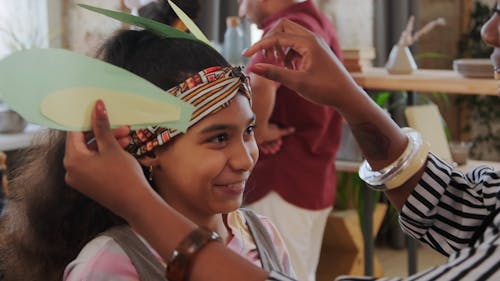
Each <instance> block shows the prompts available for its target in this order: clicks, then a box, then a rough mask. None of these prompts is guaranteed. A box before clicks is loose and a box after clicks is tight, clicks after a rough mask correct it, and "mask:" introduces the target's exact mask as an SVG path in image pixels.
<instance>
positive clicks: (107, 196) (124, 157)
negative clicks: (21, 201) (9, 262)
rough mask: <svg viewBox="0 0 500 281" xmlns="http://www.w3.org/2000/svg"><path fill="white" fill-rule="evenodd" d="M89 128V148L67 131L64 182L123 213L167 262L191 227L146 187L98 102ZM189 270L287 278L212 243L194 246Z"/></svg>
mask: <svg viewBox="0 0 500 281" xmlns="http://www.w3.org/2000/svg"><path fill="white" fill-rule="evenodd" d="M92 128H93V132H94V135H95V143H96V144H97V148H94V149H92V148H89V147H88V146H87V144H86V141H85V136H84V134H83V133H80V132H70V133H68V135H67V140H66V150H65V157H64V167H65V169H66V175H65V180H66V182H67V183H68V185H70V186H71V187H73V188H75V189H76V190H78V191H79V192H82V193H83V194H85V195H86V196H89V197H90V198H92V199H94V200H95V201H97V202H99V203H100V204H102V205H103V206H106V207H107V208H109V209H110V210H111V211H113V212H114V213H115V214H117V215H119V216H121V217H123V218H125V219H126V220H127V222H128V223H129V224H130V225H131V226H132V228H134V230H136V231H138V232H139V233H140V234H141V235H142V236H143V237H144V238H145V239H146V240H147V241H148V242H149V243H150V244H151V245H152V246H153V247H154V249H156V250H157V251H158V253H159V254H160V255H161V256H162V257H163V259H164V260H165V261H168V260H169V258H170V256H171V254H172V252H173V251H174V249H175V248H176V247H177V246H178V245H179V243H180V242H181V241H182V240H183V239H184V238H185V237H186V236H187V235H188V234H189V233H191V232H192V231H193V230H195V229H196V227H197V226H196V225H195V224H194V223H192V222H191V221H189V220H188V219H186V218H185V217H183V216H182V215H181V214H179V213H178V212H177V211H175V210H174V209H173V208H171V207H170V206H169V205H168V204H167V203H166V202H165V201H164V200H162V199H161V198H160V197H159V196H158V195H157V194H156V193H155V192H154V191H153V190H152V188H151V187H150V186H149V184H148V183H147V180H146V179H145V177H144V174H143V172H142V170H141V168H140V166H139V163H138V162H137V160H136V159H135V158H133V157H132V155H130V154H129V153H127V152H126V151H125V150H124V149H123V148H122V147H123V146H125V145H126V144H124V143H123V140H121V141H120V142H119V141H117V140H116V136H115V135H113V132H112V131H111V129H110V127H109V120H108V117H107V114H106V111H105V108H104V104H103V103H102V101H98V102H97V103H96V107H95V109H94V111H93V113H92ZM117 163H118V164H117ZM189 272H190V278H189V280H192V281H197V280H200V281H201V280H203V281H233V280H242V281H247V280H248V281H254V280H255V281H257V280H258V281H263V280H276V281H291V280H292V279H289V278H286V277H284V276H282V277H279V278H272V277H270V276H269V273H266V272H264V271H263V270H262V269H261V268H258V267H256V266H254V265H253V264H251V263H250V262H249V261H247V260H245V259H244V258H243V257H241V256H239V255H238V254H236V253H234V252H232V251H231V250H230V249H228V248H226V247H225V245H224V244H222V243H217V242H212V243H208V244H207V245H206V246H205V247H203V248H202V249H201V250H200V251H199V253H198V254H197V255H196V256H195V257H194V259H193V260H192V266H191V268H190V270H189ZM271 275H279V274H277V273H271ZM266 278H267V279H266Z"/></svg>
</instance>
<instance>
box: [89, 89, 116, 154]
mask: <svg viewBox="0 0 500 281" xmlns="http://www.w3.org/2000/svg"><path fill="white" fill-rule="evenodd" d="M92 131H93V132H94V136H95V140H96V143H97V148H98V150H99V151H101V150H102V149H105V148H106V147H108V148H109V147H112V146H113V142H116V141H115V137H114V135H113V132H112V131H111V126H110V124H109V118H108V113H107V111H106V106H105V105H104V102H103V101H102V100H101V99H99V100H97V101H96V103H95V106H94V110H93V111H92Z"/></svg>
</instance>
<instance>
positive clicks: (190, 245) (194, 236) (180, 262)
mask: <svg viewBox="0 0 500 281" xmlns="http://www.w3.org/2000/svg"><path fill="white" fill-rule="evenodd" d="M213 241H218V242H220V241H221V238H220V236H219V234H217V233H216V232H214V231H211V230H209V229H207V228H204V227H199V228H198V229H195V230H193V231H192V232H191V233H189V234H188V236H186V238H184V240H182V241H181V243H180V244H179V246H178V247H177V248H176V249H175V250H174V251H173V252H172V255H171V256H170V259H169V260H168V263H167V270H166V273H165V276H166V278H167V279H168V280H169V281H186V280H188V279H189V270H190V267H191V264H192V261H193V259H194V258H195V257H196V255H197V254H198V253H199V252H200V250H201V249H202V248H203V247H204V246H205V245H207V244H208V243H210V242H213Z"/></svg>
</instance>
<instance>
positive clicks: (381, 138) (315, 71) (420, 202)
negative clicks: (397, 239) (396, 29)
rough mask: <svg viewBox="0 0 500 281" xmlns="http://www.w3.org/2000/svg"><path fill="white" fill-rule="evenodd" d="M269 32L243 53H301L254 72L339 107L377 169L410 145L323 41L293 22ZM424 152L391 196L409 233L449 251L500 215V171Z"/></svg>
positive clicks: (441, 249)
mask: <svg viewBox="0 0 500 281" xmlns="http://www.w3.org/2000/svg"><path fill="white" fill-rule="evenodd" d="M268 34H269V35H268V36H267V37H266V38H264V39H263V40H261V41H260V42H259V43H257V44H256V45H254V46H252V47H251V48H250V49H249V50H248V51H247V53H246V55H251V54H252V53H254V52H257V51H260V50H261V49H265V48H276V47H277V46H281V47H282V48H284V49H288V48H291V49H293V50H295V52H296V53H295V54H294V53H293V52H288V54H287V55H286V56H284V57H282V60H283V61H284V62H285V65H287V66H288V67H289V69H285V68H282V67H277V66H275V65H266V64H256V65H254V66H253V67H252V68H250V69H249V71H253V72H254V73H256V74H260V75H263V76H265V77H267V78H269V79H273V80H276V81H279V82H281V83H282V84H283V85H286V86H287V87H289V88H291V89H294V90H296V91H297V92H298V93H299V94H301V95H303V96H304V97H305V98H308V99H310V100H312V101H314V102H318V103H322V104H327V105H331V106H334V107H336V108H337V109H338V111H339V112H340V113H341V114H342V115H343V117H344V118H345V119H346V120H347V122H348V123H349V125H350V126H351V128H352V131H353V133H354V135H355V137H356V140H357V142H358V143H359V145H360V147H361V149H362V151H363V153H364V155H365V157H366V159H367V160H368V162H369V163H370V165H371V167H372V168H373V169H374V170H380V169H382V168H383V167H386V166H387V165H388V164H390V163H392V162H393V161H394V160H395V159H397V158H398V157H399V156H400V155H401V153H402V152H403V151H404V150H405V148H406V146H407V138H406V137H405V135H404V134H403V132H402V131H401V129H400V128H399V127H398V126H397V125H396V124H395V123H394V122H393V121H392V120H391V119H390V118H389V117H388V116H387V115H386V114H385V113H384V112H383V111H382V110H381V109H380V108H379V107H378V106H377V105H376V104H375V103H374V102H373V101H372V100H371V99H370V98H369V97H368V95H367V94H366V93H365V92H364V90H363V89H361V88H360V87H359V86H358V85H357V84H356V83H355V82H354V81H353V79H352V78H351V76H350V74H349V73H348V72H347V71H346V70H345V69H344V68H343V67H342V65H341V64H340V62H339V61H338V60H337V59H336V57H335V56H334V55H333V54H332V53H331V52H330V50H329V49H328V48H327V47H326V46H324V45H323V43H322V42H321V40H319V39H318V38H317V37H316V36H314V34H312V33H310V32H308V31H307V30H305V29H303V28H301V27H300V26H298V25H296V24H294V23H292V22H289V21H284V22H281V23H280V24H279V25H277V26H276V27H275V29H274V30H273V31H272V32H270V33H268ZM296 58H300V61H297V60H296V61H295V65H296V66H297V67H296V68H295V69H294V70H292V69H290V68H293V67H292V66H291V64H289V62H290V61H291V60H294V59H296ZM427 159H428V160H427V163H426V165H424V166H423V167H422V168H421V169H420V170H419V171H417V172H415V173H414V174H413V175H412V176H411V178H410V179H409V180H407V181H406V182H405V183H403V184H402V185H401V186H400V187H396V188H395V189H392V190H390V191H386V195H387V196H388V197H389V199H390V200H391V202H392V203H393V205H395V207H396V208H398V210H400V211H401V216H400V220H401V225H402V227H403V228H404V229H405V231H406V232H408V233H410V234H411V235H412V236H413V237H415V238H417V239H420V240H421V241H424V242H426V243H427V244H429V245H431V246H432V247H433V248H435V249H436V250H438V251H440V252H441V253H443V254H450V253H453V252H456V251H457V249H460V248H465V247H467V246H468V245H469V243H471V242H474V241H475V240H474V239H475V238H474V237H475V236H476V235H475V234H476V232H477V233H479V234H482V228H481V225H483V224H484V222H485V221H486V222H487V221H488V219H487V218H488V217H491V216H492V215H495V210H496V209H498V208H499V205H500V203H499V200H498V194H499V193H500V184H499V182H498V180H495V178H498V177H499V174H500V172H499V171H496V172H495V171H493V170H492V169H487V168H478V169H476V170H474V171H473V172H471V173H469V174H468V175H467V176H465V175H463V174H462V173H460V172H457V171H454V170H453V168H452V167H451V166H449V165H447V164H446V163H444V162H443V161H441V160H439V159H438V158H437V157H435V156H434V155H430V156H429V157H428V158H427ZM424 172H425V173H424ZM415 190H416V193H414V194H412V192H414V191H415ZM410 195H411V196H410ZM457 198H458V199H457ZM462 198H467V199H466V200H465V199H462ZM403 207H404V208H403Z"/></svg>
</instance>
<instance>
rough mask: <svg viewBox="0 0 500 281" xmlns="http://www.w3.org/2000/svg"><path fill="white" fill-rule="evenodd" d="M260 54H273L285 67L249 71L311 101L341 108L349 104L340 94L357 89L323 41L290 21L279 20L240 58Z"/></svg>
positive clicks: (266, 66) (261, 65)
mask: <svg viewBox="0 0 500 281" xmlns="http://www.w3.org/2000/svg"><path fill="white" fill-rule="evenodd" d="M276 50H279V51H276ZM259 51H262V52H264V53H266V54H267V55H269V54H274V56H277V57H278V59H279V60H281V61H282V62H283V63H282V64H283V65H284V67H280V66H276V65H271V64H266V63H258V64H255V65H253V66H251V67H249V68H248V71H250V72H253V73H255V74H257V75H261V76H263V77H265V78H267V79H271V80H274V81H277V82H280V83H282V84H283V85H285V86H287V87H288V88H290V89H292V90H294V91H296V92H297V93H299V94H300V95H302V96H304V97H305V98H306V99H309V100H310V101H313V102H316V103H320V104H326V105H331V106H336V107H341V106H342V105H344V104H345V103H348V102H349V100H348V98H349V96H348V95H344V94H343V93H344V92H351V91H352V90H353V88H354V89H355V88H358V86H357V84H356V83H355V82H354V80H353V79H352V78H351V76H350V74H349V73H348V72H347V71H346V70H345V68H344V67H343V65H342V63H341V62H340V61H339V60H338V59H337V57H336V56H335V54H334V53H333V52H332V51H331V50H330V48H329V47H328V46H327V45H326V43H325V42H324V41H323V40H322V39H320V38H318V37H317V36H316V35H314V34H313V33H311V32H310V31H308V30H306V29H305V28H303V27H302V26H300V25H298V24H296V23H293V22H291V21H289V20H282V21H281V22H280V23H279V24H277V25H276V26H275V27H274V28H273V29H271V31H269V32H268V33H267V35H266V36H265V37H264V38H263V39H262V40H260V41H259V42H257V43H256V44H254V45H253V46H251V47H250V48H249V49H248V50H247V51H245V52H244V53H243V55H244V56H252V55H253V54H255V53H256V52H259ZM355 90H356V91H358V89H355Z"/></svg>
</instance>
